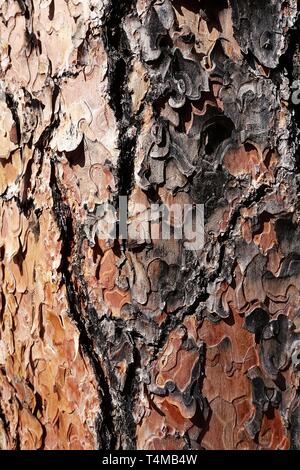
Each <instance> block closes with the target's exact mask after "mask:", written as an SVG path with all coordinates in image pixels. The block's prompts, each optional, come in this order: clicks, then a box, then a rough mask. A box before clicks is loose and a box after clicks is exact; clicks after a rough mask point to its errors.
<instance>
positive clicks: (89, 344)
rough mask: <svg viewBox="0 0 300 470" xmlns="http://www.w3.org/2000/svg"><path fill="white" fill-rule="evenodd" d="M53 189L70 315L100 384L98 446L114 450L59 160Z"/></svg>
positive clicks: (108, 399)
mask: <svg viewBox="0 0 300 470" xmlns="http://www.w3.org/2000/svg"><path fill="white" fill-rule="evenodd" d="M50 186H51V190H52V196H53V202H54V205H53V210H54V215H55V218H56V221H57V224H58V227H59V229H60V233H61V242H62V249H61V257H62V260H61V265H60V270H61V275H62V281H63V283H64V284H65V286H66V290H67V297H68V303H69V315H70V317H71V318H72V320H73V321H74V322H75V324H76V326H77V328H78V330H79V332H80V339H81V345H82V348H83V350H84V352H85V353H86V355H87V357H88V358H89V360H90V362H91V364H92V367H93V369H94V372H95V376H96V379H97V381H98V384H99V391H100V399H101V412H100V414H99V418H98V423H96V427H97V434H98V440H99V442H98V444H99V448H100V449H105V450H112V449H114V448H115V444H116V429H115V427H114V422H113V418H112V397H111V394H110V390H109V385H108V383H107V379H106V377H105V373H104V371H103V369H102V367H101V364H100V362H99V359H98V358H97V355H96V353H95V331H94V330H93V328H91V327H89V325H87V326H86V325H85V322H84V316H83V315H82V312H81V310H80V302H79V298H78V292H77V290H76V288H75V286H74V283H73V281H72V275H73V269H74V268H73V266H72V264H71V263H70V259H71V257H72V246H71V243H72V240H74V232H73V222H72V217H71V213H70V208H69V207H68V206H67V205H66V204H65V203H64V202H63V198H62V194H61V191H60V189H59V185H58V183H57V179H56V172H55V161H54V160H52V161H51V179H50Z"/></svg>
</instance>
